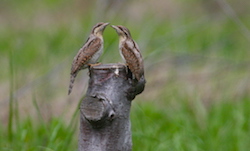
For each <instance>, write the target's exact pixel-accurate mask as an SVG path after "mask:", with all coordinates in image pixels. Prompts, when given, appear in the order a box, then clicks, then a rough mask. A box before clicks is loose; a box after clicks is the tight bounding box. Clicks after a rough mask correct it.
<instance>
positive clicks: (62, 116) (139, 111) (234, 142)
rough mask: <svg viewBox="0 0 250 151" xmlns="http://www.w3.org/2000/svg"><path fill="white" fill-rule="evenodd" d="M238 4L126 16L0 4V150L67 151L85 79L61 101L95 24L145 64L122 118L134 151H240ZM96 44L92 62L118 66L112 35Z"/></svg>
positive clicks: (87, 6)
mask: <svg viewBox="0 0 250 151" xmlns="http://www.w3.org/2000/svg"><path fill="white" fill-rule="evenodd" d="M241 2H242V3H240V2H239V3H237V4H235V2H232V1H230V0H228V3H227V4H229V5H230V7H232V10H231V11H230V9H228V5H226V4H222V3H220V6H219V7H215V6H217V4H214V3H213V2H208V3H205V2H203V1H198V0H192V1H189V2H187V1H178V2H169V3H168V2H167V1H166V2H163V1H162V3H163V4H162V5H156V6H155V5H152V3H153V1H152V0H148V1H146V2H145V3H139V2H137V1H131V2H129V3H128V4H127V6H131V7H127V8H129V9H123V8H124V6H125V5H121V6H123V7H122V8H120V9H119V8H118V9H117V8H115V6H116V5H115V4H114V5H112V6H113V7H110V6H111V5H107V8H103V6H105V5H103V4H101V2H100V1H99V2H96V3H95V2H88V1H81V0H74V1H72V2H71V1H70V2H67V1H53V2H52V1H49V0H46V1H31V0H26V1H21V2H19V3H18V2H15V1H13V0H12V1H1V2H0V4H1V5H0V18H1V19H0V53H1V55H0V69H1V74H0V113H1V114H0V150H1V151H2V150H3V151H37V150H41V151H52V150H53V151H64V150H65V151H68V150H77V143H78V124H79V117H78V116H79V113H78V103H79V101H78V100H79V99H80V98H81V97H82V96H83V95H84V93H85V91H86V87H87V80H88V76H87V71H83V72H82V73H80V74H79V76H78V77H77V79H76V84H75V87H74V88H75V89H74V90H73V93H72V95H70V96H68V95H67V87H68V82H69V71H70V65H71V62H72V60H73V57H74V55H75V54H76V52H77V51H78V49H79V48H80V47H81V46H82V44H83V43H84V42H85V41H86V39H87V36H88V34H89V32H90V29H91V27H92V26H93V25H94V24H95V23H96V22H99V21H105V22H106V21H107V22H110V23H111V24H115V25H116V24H122V25H125V26H127V27H128V28H129V29H130V31H131V33H132V36H133V38H134V39H135V40H136V41H137V43H138V44H139V46H140V48H141V51H142V54H143V56H144V58H145V61H144V63H145V73H146V79H147V85H146V89H145V91H144V93H142V94H140V95H139V96H137V97H136V99H135V100H134V102H133V103H132V110H131V123H132V137H133V150H134V151H140V150H143V151H147V150H148V151H151V150H157V151H158V150H159V151H165V150H176V151H182V150H183V151H190V150H191V151H215V150H216V151H225V150H226V151H245V150H248V149H249V148H250V145H249V142H250V138H249V136H250V129H249V128H250V121H249V115H250V110H249V107H250V96H249V92H250V87H249V86H250V81H249V79H250V77H249V75H250V73H249V56H250V51H249V47H250V43H249V40H250V39H249V36H250V34H249V25H250V24H249V23H250V21H249V14H250V12H249V10H250V9H249V8H248V7H247V6H249V5H248V4H249V2H245V1H243V0H241ZM210 5H211V6H210ZM117 6H118V5H117ZM97 8H99V13H98V11H96V9H97ZM135 8H137V9H135ZM135 10H136V11H135ZM228 10H229V11H228ZM232 11H233V12H232ZM100 12H101V13H100ZM131 13H134V15H131ZM104 39H105V46H104V48H105V51H104V54H103V56H102V57H101V58H100V61H101V62H102V63H110V62H122V59H121V57H120V55H119V52H118V36H117V34H116V32H115V31H114V30H113V29H112V28H110V27H108V28H107V29H106V30H105V32H104Z"/></svg>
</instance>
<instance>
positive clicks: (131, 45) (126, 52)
mask: <svg viewBox="0 0 250 151" xmlns="http://www.w3.org/2000/svg"><path fill="white" fill-rule="evenodd" d="M111 27H112V28H114V29H115V30H116V32H117V34H118V36H119V52H120V55H121V57H122V59H123V60H124V61H125V62H126V64H127V66H128V68H129V69H130V71H131V72H132V75H133V77H134V79H136V80H137V81H139V80H140V79H141V78H144V66H143V58H142V55H141V52H140V49H139V46H138V44H137V43H136V42H135V41H134V40H133V39H132V36H131V34H130V31H129V29H128V28H126V27H124V26H121V25H117V26H115V25H111Z"/></svg>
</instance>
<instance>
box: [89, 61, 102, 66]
mask: <svg viewBox="0 0 250 151" xmlns="http://www.w3.org/2000/svg"><path fill="white" fill-rule="evenodd" d="M101 64H102V63H100V62H98V63H95V64H89V66H90V67H94V66H99V65H101Z"/></svg>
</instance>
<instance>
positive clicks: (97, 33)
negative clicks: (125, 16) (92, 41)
mask: <svg viewBox="0 0 250 151" xmlns="http://www.w3.org/2000/svg"><path fill="white" fill-rule="evenodd" d="M108 24H109V23H103V22H100V23H97V24H96V25H95V26H94V27H93V29H92V34H94V35H95V36H98V37H99V36H102V34H103V31H104V29H105V27H106V26H107V25H108Z"/></svg>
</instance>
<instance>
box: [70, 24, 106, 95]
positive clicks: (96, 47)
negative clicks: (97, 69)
mask: <svg viewBox="0 0 250 151" xmlns="http://www.w3.org/2000/svg"><path fill="white" fill-rule="evenodd" d="M108 24H109V23H102V22H101V23H97V24H96V25H95V26H94V27H93V29H92V31H91V34H90V35H89V37H88V39H87V41H86V43H85V44H84V45H83V47H82V48H81V49H80V50H79V51H78V53H77V54H76V56H75V57H74V60H73V63H72V67H71V73H70V75H71V77H70V84H69V91H68V94H70V93H71V91H72V88H73V84H74V81H75V77H76V76H77V74H78V72H79V71H80V70H82V69H85V68H87V67H88V65H90V64H95V63H96V62H97V60H98V59H99V57H100V56H101V54H102V52H103V37H102V34H103V31H104V29H105V27H106V26H107V25H108Z"/></svg>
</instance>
